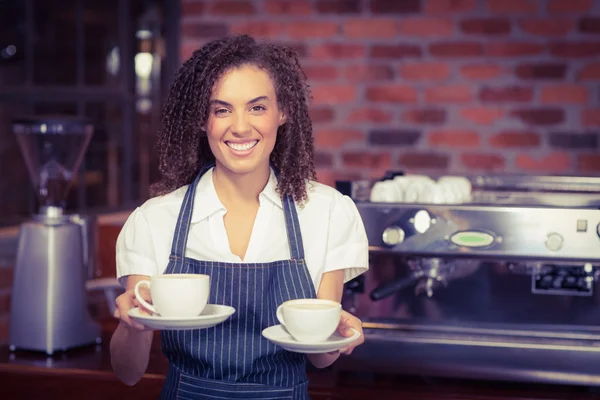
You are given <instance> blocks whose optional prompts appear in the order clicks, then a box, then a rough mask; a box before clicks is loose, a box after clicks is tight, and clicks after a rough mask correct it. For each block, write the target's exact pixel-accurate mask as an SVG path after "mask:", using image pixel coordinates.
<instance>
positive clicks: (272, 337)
mask: <svg viewBox="0 0 600 400" xmlns="http://www.w3.org/2000/svg"><path fill="white" fill-rule="evenodd" d="M352 331H354V335H352V336H350V337H343V336H342V335H340V334H339V333H337V332H336V333H334V334H333V335H331V336H330V337H329V339H327V340H326V341H324V342H319V343H310V342H308V343H307V342H298V341H296V339H294V338H293V337H292V335H290V334H289V332H288V331H287V330H286V329H285V328H284V327H283V326H282V325H273V326H270V327H268V328H266V329H264V330H263V331H262V335H263V336H264V337H265V338H266V339H268V340H269V341H271V342H273V343H275V344H278V345H279V346H281V347H283V348H284V349H285V350H287V351H293V352H295V353H304V354H319V353H329V352H332V351H336V350H340V349H341V348H343V347H345V346H347V345H349V344H350V343H352V342H354V341H355V340H356V339H358V338H359V337H360V333H359V332H358V331H357V330H356V329H352Z"/></svg>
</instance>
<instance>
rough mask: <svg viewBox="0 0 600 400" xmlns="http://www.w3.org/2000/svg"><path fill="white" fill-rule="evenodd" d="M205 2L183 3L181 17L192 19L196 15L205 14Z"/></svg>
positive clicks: (187, 1)
mask: <svg viewBox="0 0 600 400" xmlns="http://www.w3.org/2000/svg"><path fill="white" fill-rule="evenodd" d="M204 10H205V7H204V2H202V1H198V0H197V1H190V0H186V1H182V2H181V15H183V16H184V17H191V16H194V15H202V14H204Z"/></svg>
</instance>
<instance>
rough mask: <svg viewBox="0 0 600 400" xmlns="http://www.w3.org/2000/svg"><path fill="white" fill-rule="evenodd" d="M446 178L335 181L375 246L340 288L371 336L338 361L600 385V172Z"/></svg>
mask: <svg viewBox="0 0 600 400" xmlns="http://www.w3.org/2000/svg"><path fill="white" fill-rule="evenodd" d="M440 178H442V177H420V178H419V179H421V184H416V185H412V186H410V185H408V186H407V185H406V180H407V179H410V176H409V175H407V176H403V175H402V174H393V173H390V174H388V175H387V176H386V177H385V178H384V179H381V180H378V181H353V182H338V189H339V190H341V191H342V192H344V193H345V194H348V195H350V196H351V197H352V198H353V199H354V200H355V202H356V204H357V207H358V209H359V212H360V214H361V216H362V218H363V221H364V224H365V228H366V231H367V235H368V240H369V245H370V271H369V272H367V273H366V274H365V275H364V276H361V277H359V278H357V279H356V280H354V281H351V282H349V283H348V284H347V285H346V295H345V296H344V300H343V301H344V307H345V308H346V309H350V310H352V311H353V312H354V313H355V314H357V315H358V316H359V317H360V318H361V319H362V320H363V321H364V328H365V336H366V342H365V344H364V345H363V346H360V347H358V348H357V349H356V350H355V351H354V352H353V354H352V355H351V356H350V357H346V358H344V360H340V362H339V363H338V366H339V368H352V369H354V368H360V369H362V370H371V371H379V372H385V373H401V374H407V375H423V376H430V377H446V378H469V379H473V378H475V379H483V380H510V381H526V382H539V383H542V382H544V383H560V384H575V385H585V386H600V178H593V177H588V178H586V177H557V176H508V175H491V176H467V177H454V179H455V180H456V179H458V180H457V182H458V181H460V182H462V183H465V185H463V186H462V187H463V188H467V189H468V192H467V193H466V195H465V196H459V195H457V194H460V192H461V190H462V189H461V190H458V186H459V185H456V186H454V188H455V189H457V190H456V191H454V192H452V190H450V189H452V185H446V186H445V188H441V189H440V186H435V185H434V186H431V184H432V182H433V183H434V184H435V183H437V182H440ZM445 178H447V177H445ZM427 180H429V183H427V184H423V182H426V181H427ZM381 182H387V186H388V189H389V190H388V191H387V192H385V191H384V192H381V191H379V192H378V193H375V192H374V189H376V188H378V189H381V187H382V184H381ZM394 182H396V183H397V185H396V186H394ZM428 185H429V187H430V188H433V189H430V190H429V193H427V195H426V196H424V197H423V196H418V195H417V196H415V195H414V192H413V191H415V190H416V191H417V192H418V191H419V190H423V188H424V187H428ZM449 188H450V189H449ZM434 189H435V190H434ZM395 191H397V192H395ZM444 193H448V196H445V195H444Z"/></svg>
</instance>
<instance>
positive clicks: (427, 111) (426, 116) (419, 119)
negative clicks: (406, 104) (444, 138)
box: [402, 108, 447, 125]
mask: <svg viewBox="0 0 600 400" xmlns="http://www.w3.org/2000/svg"><path fill="white" fill-rule="evenodd" d="M446 118H447V114H446V110H445V109H442V108H421V109H412V110H407V111H405V112H404V114H403V115H402V119H403V120H404V121H405V122H408V123H413V124H430V125H440V124H443V123H445V122H446Z"/></svg>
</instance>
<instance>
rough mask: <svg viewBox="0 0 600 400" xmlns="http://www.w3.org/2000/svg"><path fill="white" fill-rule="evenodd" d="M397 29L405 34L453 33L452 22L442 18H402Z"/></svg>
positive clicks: (434, 34)
mask: <svg viewBox="0 0 600 400" xmlns="http://www.w3.org/2000/svg"><path fill="white" fill-rule="evenodd" d="M399 30H400V34H401V35H406V36H420V37H447V36H449V35H452V34H453V33H454V22H453V21H452V20H450V19H442V18H410V19H408V18H403V19H402V20H400V22H399Z"/></svg>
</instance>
